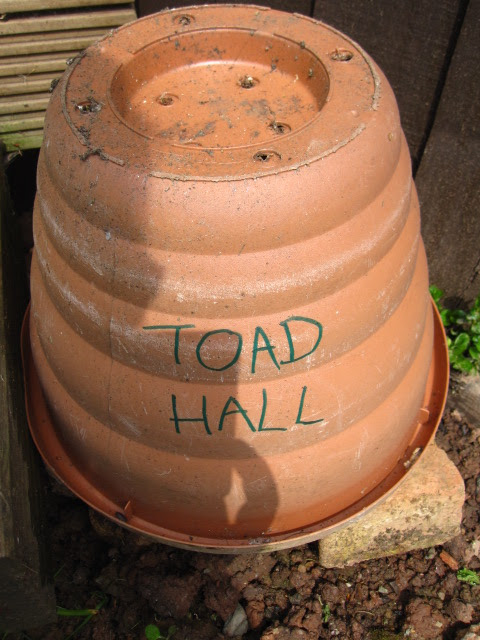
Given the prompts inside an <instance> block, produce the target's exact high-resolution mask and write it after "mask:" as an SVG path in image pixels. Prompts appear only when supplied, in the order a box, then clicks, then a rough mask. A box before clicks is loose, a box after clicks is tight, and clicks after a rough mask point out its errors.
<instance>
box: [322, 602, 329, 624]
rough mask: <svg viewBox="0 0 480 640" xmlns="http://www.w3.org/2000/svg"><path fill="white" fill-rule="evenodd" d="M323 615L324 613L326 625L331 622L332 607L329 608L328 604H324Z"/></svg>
mask: <svg viewBox="0 0 480 640" xmlns="http://www.w3.org/2000/svg"><path fill="white" fill-rule="evenodd" d="M322 613H323V622H324V623H325V624H326V623H327V622H328V621H329V620H330V613H331V612H330V607H329V606H328V604H324V605H323V607H322Z"/></svg>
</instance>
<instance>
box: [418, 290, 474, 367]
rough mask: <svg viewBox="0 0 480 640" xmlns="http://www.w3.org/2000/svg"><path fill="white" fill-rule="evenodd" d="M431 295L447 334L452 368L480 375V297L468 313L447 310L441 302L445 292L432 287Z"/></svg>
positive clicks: (458, 310)
mask: <svg viewBox="0 0 480 640" xmlns="http://www.w3.org/2000/svg"><path fill="white" fill-rule="evenodd" d="M430 294H431V296H432V298H433V300H434V301H435V304H436V305H437V308H438V310H439V312H440V317H441V318H442V322H443V326H444V327H445V330H446V333H447V346H448V355H449V357H450V364H451V366H452V367H453V368H454V369H456V370H457V371H462V372H463V373H471V374H479V373H480V295H479V296H478V297H477V298H476V299H475V301H474V303H473V306H472V307H471V309H469V310H468V311H463V310H462V309H446V308H445V307H444V306H443V304H442V302H441V300H442V298H443V296H444V292H443V291H442V290H441V289H439V288H438V287H435V286H431V287H430Z"/></svg>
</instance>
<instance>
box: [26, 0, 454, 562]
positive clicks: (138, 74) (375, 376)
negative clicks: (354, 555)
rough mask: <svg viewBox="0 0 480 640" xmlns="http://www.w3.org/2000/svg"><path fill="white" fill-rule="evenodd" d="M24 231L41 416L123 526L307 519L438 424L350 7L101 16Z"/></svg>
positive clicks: (233, 538) (387, 118) (377, 97)
mask: <svg viewBox="0 0 480 640" xmlns="http://www.w3.org/2000/svg"><path fill="white" fill-rule="evenodd" d="M34 232H35V253H34V259H33V264H32V276H31V277H32V281H31V282H32V284H31V287H32V303H31V312H30V322H29V332H28V330H27V329H28V325H26V330H25V332H24V361H25V368H26V380H27V388H28V394H27V396H28V397H27V400H28V412H29V420H30V424H31V429H32V433H33V436H34V439H35V441H36V443H37V446H38V447H39V449H40V451H41V453H42V455H43V457H44V458H45V460H46V463H47V465H48V466H49V467H50V468H51V469H52V471H53V472H54V473H55V474H56V475H57V476H58V477H59V478H60V479H61V480H62V481H63V482H65V483H66V484H67V485H68V486H69V487H70V488H71V489H72V490H73V491H74V492H75V493H77V494H78V495H79V496H80V497H82V498H83V499H84V500H85V501H87V502H88V503H89V504H91V505H92V506H93V507H95V508H96V509H98V510H100V511H102V512H103V513H104V514H106V515H107V516H109V517H111V518H113V519H116V520H117V521H118V522H120V523H121V524H123V525H124V526H127V527H130V528H132V529H134V530H137V531H140V532H143V533H146V534H149V535H152V536H155V537H157V538H159V539H161V540H163V541H165V542H168V543H171V544H175V545H179V546H185V547H189V548H195V549H200V550H212V551H219V552H227V551H232V552H239V551H242V550H247V551H248V550H252V549H265V548H267V549H269V548H279V547H282V546H283V547H286V546H292V545H295V544H299V543H302V542H307V541H309V540H313V539H315V538H318V537H320V536H321V535H323V534H324V533H325V532H326V531H330V530H331V529H332V528H334V527H336V526H339V525H341V524H342V523H344V522H346V521H348V520H350V519H351V518H353V517H355V516H357V515H359V514H361V513H362V512H363V511H364V510H365V509H367V508H369V507H370V506H372V505H373V504H375V502H377V501H378V500H380V499H382V498H383V497H385V496H386V495H387V493H388V492H389V491H391V490H392V489H393V488H394V487H395V486H396V484H397V483H398V482H400V481H401V479H402V478H403V477H404V475H405V474H406V473H407V472H408V469H409V467H411V465H412V464H413V462H414V461H415V459H416V458H417V457H418V456H419V455H421V452H422V450H423V449H424V448H425V446H426V444H427V443H428V442H429V440H430V439H431V438H432V436H433V433H434V431H435V428H436V425H437V423H438V420H439V418H440V415H441V412H442V408H443V402H444V397H445V389H446V378H447V367H446V360H445V347H444V339H443V333H442V330H441V328H440V326H439V323H438V320H437V319H436V316H435V314H434V311H433V308H432V304H431V301H430V297H429V294H428V278H427V267H426V261H425V253H424V248H423V244H422V241H421V237H420V230H419V209H418V202H417V197H416V193H415V188H414V185H413V182H412V177H411V170H410V159H409V154H408V149H407V145H406V142H405V138H404V135H403V133H402V130H401V127H400V122H399V116H398V111H397V107H396V103H395V99H394V96H393V94H392V91H391V89H390V87H389V85H388V83H387V81H386V80H385V78H384V76H383V74H382V72H381V71H380V70H379V69H378V67H377V66H376V65H375V64H374V62H372V60H371V59H370V58H369V57H368V56H367V54H366V53H365V52H364V51H362V49H360V48H359V46H358V45H356V44H355V43H354V42H352V41H351V40H349V39H348V38H347V37H346V36H344V35H342V34H341V33H339V32H338V31H336V30H334V29H332V28H330V27H328V26H326V25H324V24H321V23H319V22H317V21H315V20H312V19H310V18H306V17H302V16H299V15H288V14H285V13H281V12H277V11H272V10H270V9H266V8H262V7H251V6H221V5H217V6H202V7H191V8H188V9H181V10H174V11H167V12H164V13H160V14H157V15H154V16H149V17H148V18H144V19H142V20H138V21H136V22H134V23H132V24H130V25H127V26H125V27H122V28H120V29H119V30H118V31H116V32H113V33H112V34H109V35H108V36H107V37H105V38H104V39H103V40H101V41H100V42H98V43H97V44H96V45H94V46H92V47H90V48H89V49H87V50H86V52H85V54H84V55H82V56H81V57H79V58H78V59H77V60H75V62H74V63H73V64H72V65H71V66H70V67H69V69H68V71H67V72H66V73H65V75H64V76H63V78H62V80H61V81H60V83H59V84H58V86H57V87H56V89H55V91H54V93H53V96H52V99H51V103H50V106H49V108H48V112H47V118H46V124H45V140H44V145H43V148H42V152H41V157H40V161H39V167H38V195H37V199H36V206H35V214H34Z"/></svg>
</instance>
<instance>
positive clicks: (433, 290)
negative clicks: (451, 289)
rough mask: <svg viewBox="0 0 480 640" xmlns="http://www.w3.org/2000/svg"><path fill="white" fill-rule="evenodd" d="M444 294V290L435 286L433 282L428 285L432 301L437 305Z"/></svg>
mask: <svg viewBox="0 0 480 640" xmlns="http://www.w3.org/2000/svg"><path fill="white" fill-rule="evenodd" d="M444 294H445V291H442V290H441V289H439V288H438V287H436V286H435V285H434V284H432V285H430V295H431V296H432V298H433V301H434V302H435V304H436V305H437V307H438V306H439V303H440V300H441V299H442V298H443V296H444Z"/></svg>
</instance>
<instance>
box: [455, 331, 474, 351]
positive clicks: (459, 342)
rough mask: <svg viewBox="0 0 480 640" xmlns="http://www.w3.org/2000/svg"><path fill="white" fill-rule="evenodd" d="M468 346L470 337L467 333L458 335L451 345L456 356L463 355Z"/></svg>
mask: <svg viewBox="0 0 480 640" xmlns="http://www.w3.org/2000/svg"><path fill="white" fill-rule="evenodd" d="M469 346H470V336H469V335H468V333H459V334H458V336H457V337H456V338H455V340H454V343H453V347H452V349H453V351H454V353H457V354H458V355H461V354H462V353H464V352H465V351H466V350H467V349H468V347H469Z"/></svg>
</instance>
